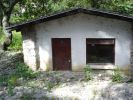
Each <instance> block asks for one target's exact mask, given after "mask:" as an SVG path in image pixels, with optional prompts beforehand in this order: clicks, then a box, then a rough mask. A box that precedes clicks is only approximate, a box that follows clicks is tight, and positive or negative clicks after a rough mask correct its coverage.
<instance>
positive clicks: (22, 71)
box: [15, 63, 38, 79]
mask: <svg viewBox="0 0 133 100" xmlns="http://www.w3.org/2000/svg"><path fill="white" fill-rule="evenodd" d="M15 75H17V76H18V77H22V78H24V79H30V78H36V76H37V75H38V74H37V73H36V72H33V71H32V70H31V69H30V68H28V66H26V65H25V64H24V63H18V64H17V66H16V73H15Z"/></svg>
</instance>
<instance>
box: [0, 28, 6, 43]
mask: <svg viewBox="0 0 133 100" xmlns="http://www.w3.org/2000/svg"><path fill="white" fill-rule="evenodd" d="M4 40H5V35H4V33H3V30H2V27H0V44H3V42H4Z"/></svg>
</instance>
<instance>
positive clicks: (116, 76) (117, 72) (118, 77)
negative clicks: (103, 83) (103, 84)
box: [112, 67, 123, 83]
mask: <svg viewBox="0 0 133 100" xmlns="http://www.w3.org/2000/svg"><path fill="white" fill-rule="evenodd" d="M121 74H122V73H121V70H120V68H118V67H117V68H116V69H114V70H113V76H112V81H113V82H118V83H119V82H121V81H122V79H123V78H122V75H121Z"/></svg>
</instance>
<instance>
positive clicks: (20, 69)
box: [0, 63, 38, 95]
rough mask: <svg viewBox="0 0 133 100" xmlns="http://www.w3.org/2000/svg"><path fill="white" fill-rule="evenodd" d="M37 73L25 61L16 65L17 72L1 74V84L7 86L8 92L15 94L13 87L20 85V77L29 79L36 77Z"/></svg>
mask: <svg viewBox="0 0 133 100" xmlns="http://www.w3.org/2000/svg"><path fill="white" fill-rule="evenodd" d="M37 75H38V74H37V73H36V72H33V71H32V70H31V69H29V68H28V66H26V65H25V64H24V63H18V64H16V66H15V72H13V73H10V74H7V75H0V86H7V90H8V94H9V95H13V88H14V87H15V86H17V85H19V83H18V81H17V80H18V79H19V78H22V79H24V80H28V79H31V78H36V77H37Z"/></svg>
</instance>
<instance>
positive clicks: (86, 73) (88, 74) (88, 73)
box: [84, 65, 92, 81]
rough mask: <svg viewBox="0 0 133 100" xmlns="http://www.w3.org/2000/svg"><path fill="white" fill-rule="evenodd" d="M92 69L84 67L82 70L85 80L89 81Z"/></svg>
mask: <svg viewBox="0 0 133 100" xmlns="http://www.w3.org/2000/svg"><path fill="white" fill-rule="evenodd" d="M91 72H92V69H91V68H90V65H86V66H85V68H84V73H85V80H87V81H88V80H91V79H92V75H91Z"/></svg>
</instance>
